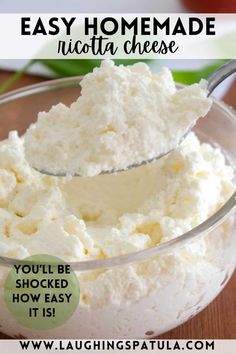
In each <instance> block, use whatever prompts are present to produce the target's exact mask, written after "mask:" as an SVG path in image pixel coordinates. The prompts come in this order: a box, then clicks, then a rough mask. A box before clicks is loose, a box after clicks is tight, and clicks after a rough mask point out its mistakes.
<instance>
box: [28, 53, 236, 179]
mask: <svg viewBox="0 0 236 354" xmlns="http://www.w3.org/2000/svg"><path fill="white" fill-rule="evenodd" d="M235 72H236V59H233V60H230V61H229V62H227V63H226V64H224V65H222V66H221V67H220V68H219V69H218V70H216V71H215V72H214V73H213V74H212V75H211V76H210V77H209V78H208V79H207V82H208V85H207V90H208V95H207V96H208V97H209V96H210V95H211V93H212V92H213V91H214V90H215V88H216V87H217V86H218V85H219V84H220V83H221V82H223V81H224V80H225V79H226V78H227V77H228V76H230V75H232V74H233V73H235ZM191 130H192V127H191V128H190V129H189V130H188V131H187V132H185V134H184V135H183V136H182V137H181V139H180V141H179V143H178V145H177V146H175V147H174V148H173V149H170V150H169V151H167V152H165V153H163V154H160V155H158V156H155V157H153V158H151V159H148V160H144V161H142V162H139V163H133V164H131V165H129V166H127V167H126V168H123V169H112V170H107V171H102V172H101V173H100V175H105V174H113V173H117V172H122V171H126V170H130V169H132V168H135V167H140V166H143V165H147V164H149V163H151V162H153V161H156V160H159V159H160V158H162V157H163V156H165V155H167V154H169V153H170V152H171V151H173V150H175V149H176V148H177V147H178V146H179V145H180V144H181V143H182V142H183V140H184V139H185V138H186V137H187V135H188V134H189V133H190V131H191ZM33 168H34V169H35V170H36V171H38V172H40V173H42V174H45V175H49V176H55V177H63V176H68V175H69V176H71V174H70V173H68V172H60V173H57V174H53V173H51V172H48V171H45V170H38V169H37V168H35V167H33ZM72 176H73V177H81V175H79V174H72Z"/></svg>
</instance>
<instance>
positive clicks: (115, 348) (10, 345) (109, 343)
mask: <svg viewBox="0 0 236 354" xmlns="http://www.w3.org/2000/svg"><path fill="white" fill-rule="evenodd" d="M67 351H69V352H80V353H82V354H86V353H98V352H99V353H102V354H107V353H110V352H113V353H115V354H118V353H137V354H141V353H142V354H143V353H145V352H146V353H151V352H153V353H163V354H164V353H172V352H175V353H176V352H181V353H183V354H185V353H192V354H196V353H198V354H199V353H214V354H224V353H227V354H234V353H235V352H236V340H213V339H208V340H200V339H199V340H196V339H192V340H161V339H159V340H111V339H110V340H102V339H101V340H79V339H78V340H75V339H71V340H59V339H55V340H53V339H40V340H39V339H38V340H36V339H34V340H27V339H20V340H2V341H0V352H1V353H14V354H20V353H28V354H31V353H49V352H50V353H61V352H63V353H65V352H67Z"/></svg>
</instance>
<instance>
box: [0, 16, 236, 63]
mask: <svg viewBox="0 0 236 354" xmlns="http://www.w3.org/2000/svg"><path fill="white" fill-rule="evenodd" d="M0 48H1V49H0V59H36V58H38V59H92V58H93V59H94V58H96V59H102V58H107V57H109V58H119V59H139V58H142V59H145V58H146V59H157V58H165V59H226V58H228V59H230V58H234V57H236V14H189V13H188V14H187V13H185V14H182V13H179V14H153V13H152V14H66V15H62V14H0Z"/></svg>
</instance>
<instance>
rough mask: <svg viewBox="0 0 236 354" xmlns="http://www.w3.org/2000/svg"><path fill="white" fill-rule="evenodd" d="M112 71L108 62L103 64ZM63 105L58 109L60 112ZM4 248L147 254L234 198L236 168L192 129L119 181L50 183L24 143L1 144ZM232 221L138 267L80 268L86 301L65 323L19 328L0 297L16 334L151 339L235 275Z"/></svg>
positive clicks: (11, 253) (7, 329) (86, 255)
mask: <svg viewBox="0 0 236 354" xmlns="http://www.w3.org/2000/svg"><path fill="white" fill-rule="evenodd" d="M106 65H107V64H106ZM57 109H58V108H57ZM0 181H1V188H0V252H1V255H3V256H7V257H15V258H24V257H26V256H29V255H33V254H43V253H46V254H51V255H56V256H58V257H60V258H62V259H64V260H66V261H82V260H83V261H85V260H91V259H104V258H108V257H113V256H119V255H123V254H128V253H130V252H135V251H141V250H144V249H147V248H150V247H153V246H156V245H158V244H159V243H163V242H165V241H167V240H171V239H173V238H175V237H177V236H179V235H181V234H183V233H185V232H186V231H189V230H191V229H192V228H194V227H195V226H196V225H198V224H200V223H201V222H202V221H204V220H206V219H207V218H208V217H209V216H211V215H212V214H213V213H215V212H216V211H217V210H218V209H219V208H220V207H221V206H222V205H223V204H224V203H225V202H226V200H227V199H228V198H229V197H230V196H231V194H232V193H233V191H234V189H235V186H234V185H233V182H232V181H233V169H232V168H231V167H230V166H228V165H227V164H226V162H225V159H224V156H223V154H222V153H221V151H220V150H219V149H217V148H214V147H212V146H210V145H209V144H200V142H199V140H198V138H197V137H196V136H195V134H194V133H191V134H190V135H189V136H188V137H187V138H186V140H185V141H184V142H183V143H182V144H181V146H179V148H178V149H177V150H175V151H174V152H172V153H171V154H169V155H167V156H165V157H164V158H162V159H161V160H158V161H157V162H155V163H153V164H150V165H147V166H143V167H139V168H136V169H133V170H130V171H126V172H122V173H118V174H115V175H109V176H108V175H100V176H96V177H93V178H90V177H87V178H72V179H66V178H60V177H48V176H45V175H42V174H40V173H38V172H36V171H35V170H34V169H32V168H31V167H30V166H29V164H28V162H27V160H26V159H25V157H24V138H19V137H18V135H17V133H16V132H12V133H11V134H10V136H9V139H7V140H5V141H2V142H1V143H0ZM230 227H231V220H230V219H227V220H226V221H225V222H224V223H222V225H221V226H218V227H217V229H216V230H213V231H212V232H211V233H210V234H207V235H206V236H204V237H199V238H197V239H195V240H194V241H193V242H191V243H187V244H185V245H184V246H183V247H179V248H176V249H173V250H171V251H169V252H166V253H165V254H163V255H160V256H158V257H155V258H153V259H149V260H146V261H144V262H141V263H131V264H127V265H122V266H118V267H114V268H110V269H99V270H93V271H87V272H78V273H77V274H78V277H79V281H80V287H81V298H80V304H79V306H78V308H77V310H76V312H75V314H74V315H73V316H72V318H71V319H70V320H69V321H67V322H66V323H65V324H64V325H62V326H61V327H58V328H55V329H53V330H49V331H35V330H31V329H27V328H25V327H22V326H21V325H19V324H18V323H17V322H16V321H15V320H14V319H13V318H12V316H10V315H9V312H8V310H7V309H6V306H5V305H4V300H3V286H4V281H5V277H6V275H7V273H8V271H9V269H8V268H5V267H3V266H2V267H0V306H1V317H0V325H1V326H2V327H1V328H2V331H3V332H4V333H7V334H9V335H12V336H13V335H15V336H17V335H21V336H25V337H28V338H30V337H34V338H35V337H41V338H46V337H48V338H49V337H51V338H150V337H151V336H153V335H157V334H160V333H163V332H164V331H167V330H168V329H170V328H172V327H175V326H176V325H178V324H180V323H182V322H183V321H185V320H186V319H188V318H189V317H190V316H192V315H194V314H195V313H196V312H198V311H199V309H201V308H203V307H205V306H206V305H207V304H208V303H209V302H210V301H211V300H212V298H213V297H214V296H215V295H216V294H217V293H218V292H219V291H220V290H221V289H222V286H223V284H224V282H225V279H226V277H228V276H229V275H230V274H231V272H232V270H233V262H232V261H231V257H232V253H234V251H233V252H232V250H234V249H235V246H234V247H233V245H232V239H231V236H230Z"/></svg>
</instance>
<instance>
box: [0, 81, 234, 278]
mask: <svg viewBox="0 0 236 354" xmlns="http://www.w3.org/2000/svg"><path fill="white" fill-rule="evenodd" d="M81 79H82V76H72V77H67V78H60V79H52V80H47V81H43V82H40V83H37V84H33V85H28V86H24V87H22V88H19V89H16V90H13V91H10V92H8V93H5V94H3V95H0V105H1V104H4V103H7V102H10V101H13V100H15V99H18V98H21V97H24V96H30V95H33V94H37V93H40V92H44V91H48V90H53V89H58V88H63V87H72V86H79V82H80V81H81ZM176 85H177V87H184V86H185V85H183V84H179V83H176ZM213 104H214V105H215V106H217V107H218V108H219V109H221V110H222V111H224V113H226V114H227V115H228V117H229V118H231V119H233V120H234V121H235V123H236V114H235V112H234V110H233V109H232V108H231V107H229V106H228V105H226V104H225V103H223V102H220V101H218V100H215V99H213ZM235 207H236V191H235V192H234V193H233V194H232V196H231V197H230V198H229V199H228V200H227V201H226V202H225V204H224V205H223V206H222V207H221V208H220V209H218V210H217V211H216V212H215V213H214V214H213V215H211V216H210V217H209V218H208V219H206V220H205V221H203V222H202V223H201V224H199V225H197V226H196V227H194V228H193V229H191V230H189V231H188V232H186V233H184V234H182V235H179V236H177V237H175V238H174V239H171V240H169V241H165V242H162V243H159V244H158V245H156V246H155V247H152V248H147V249H144V250H141V251H137V252H132V253H128V254H124V255H121V256H115V257H109V258H105V259H95V260H87V261H73V262H67V263H68V264H70V265H71V267H72V268H73V269H74V270H78V271H89V270H95V269H102V268H111V267H115V266H121V265H125V264H129V263H135V262H140V261H145V260H147V259H151V258H153V257H155V256H159V255H161V254H163V253H166V252H170V251H172V250H173V249H174V248H176V247H181V246H183V245H184V244H185V243H186V242H188V241H190V240H192V239H194V238H197V237H201V236H203V235H204V234H206V233H209V232H210V231H212V230H213V229H214V228H215V227H217V226H218V225H219V224H220V223H221V222H222V221H223V220H224V219H225V218H226V217H227V216H228V215H229V214H231V213H232V212H233V211H234V209H235ZM24 262H25V261H24V260H19V259H16V258H10V257H4V256H0V264H2V265H5V266H13V265H15V264H18V263H24Z"/></svg>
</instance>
